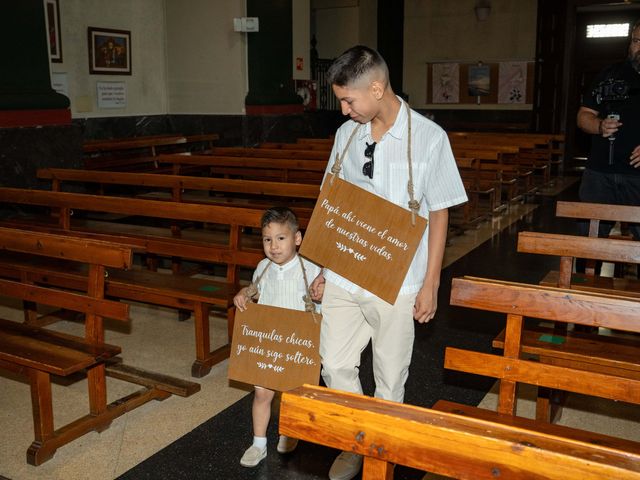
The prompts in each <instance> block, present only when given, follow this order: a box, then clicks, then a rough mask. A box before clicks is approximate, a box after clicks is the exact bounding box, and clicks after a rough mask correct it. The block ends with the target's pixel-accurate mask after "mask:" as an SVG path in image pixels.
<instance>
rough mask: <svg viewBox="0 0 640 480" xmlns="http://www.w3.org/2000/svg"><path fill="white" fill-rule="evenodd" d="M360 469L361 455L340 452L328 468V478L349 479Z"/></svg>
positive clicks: (331, 479) (334, 479)
mask: <svg viewBox="0 0 640 480" xmlns="http://www.w3.org/2000/svg"><path fill="white" fill-rule="evenodd" d="M361 469H362V455H358V454H355V453H351V452H342V453H341V454H340V455H338V456H337V458H336V459H335V460H334V462H333V465H331V470H329V479H330V480H351V479H352V478H353V477H355V476H356V475H358V473H359V472H360V470H361Z"/></svg>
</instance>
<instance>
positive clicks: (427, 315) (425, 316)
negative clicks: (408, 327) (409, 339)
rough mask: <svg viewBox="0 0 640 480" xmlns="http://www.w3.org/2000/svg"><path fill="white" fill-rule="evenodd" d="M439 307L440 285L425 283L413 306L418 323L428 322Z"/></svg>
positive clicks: (414, 316)
mask: <svg viewBox="0 0 640 480" xmlns="http://www.w3.org/2000/svg"><path fill="white" fill-rule="evenodd" d="M437 308H438V285H432V284H428V283H425V284H424V285H423V286H422V288H421V289H420V291H419V292H418V295H416V302H415V304H414V306H413V318H415V319H416V320H417V321H418V323H427V322H429V320H431V319H432V318H433V317H434V316H435V314H436V309H437Z"/></svg>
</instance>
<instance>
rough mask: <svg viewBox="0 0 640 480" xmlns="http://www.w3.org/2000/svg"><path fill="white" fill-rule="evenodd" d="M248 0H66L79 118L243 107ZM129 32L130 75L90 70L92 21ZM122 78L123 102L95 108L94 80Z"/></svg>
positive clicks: (71, 92)
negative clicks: (236, 25)
mask: <svg viewBox="0 0 640 480" xmlns="http://www.w3.org/2000/svg"><path fill="white" fill-rule="evenodd" d="M245 5H246V2H245V0H215V1H211V0H189V2H188V6H189V8H186V4H185V2H184V1H182V0H109V1H107V2H105V1H104V0H100V1H98V0H61V1H60V23H61V34H62V40H61V41H62V54H63V63H52V64H51V71H52V73H62V74H64V75H63V77H66V82H67V85H68V96H69V99H70V101H71V112H72V116H73V117H74V118H85V117H109V116H130V115H161V114H166V113H178V114H179V113H192V114H197V113H205V114H242V113H243V112H244V97H245V95H246V91H247V60H246V35H250V34H247V33H237V32H234V31H233V18H234V17H241V16H245V15H246V7H245ZM89 26H91V27H99V28H111V29H117V30H128V31H130V32H131V65H132V75H90V74H89V57H88V55H89V53H88V45H87V27H89ZM99 81H116V82H124V83H125V87H126V91H127V104H126V108H117V109H106V108H98V104H97V94H96V83H97V82H99Z"/></svg>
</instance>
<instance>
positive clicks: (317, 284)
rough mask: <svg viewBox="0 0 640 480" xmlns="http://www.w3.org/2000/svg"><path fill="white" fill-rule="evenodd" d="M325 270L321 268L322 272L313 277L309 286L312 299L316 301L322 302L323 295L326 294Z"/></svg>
mask: <svg viewBox="0 0 640 480" xmlns="http://www.w3.org/2000/svg"><path fill="white" fill-rule="evenodd" d="M322 272H323V270H320V273H319V274H318V276H317V277H316V278H314V279H313V282H311V285H310V286H309V290H311V300H313V301H314V302H321V301H322V295H323V294H324V284H325V280H324V274H323V273H322Z"/></svg>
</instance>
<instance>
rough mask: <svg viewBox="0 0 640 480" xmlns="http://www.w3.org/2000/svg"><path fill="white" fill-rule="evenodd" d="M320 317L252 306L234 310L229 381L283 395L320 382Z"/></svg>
mask: <svg viewBox="0 0 640 480" xmlns="http://www.w3.org/2000/svg"><path fill="white" fill-rule="evenodd" d="M321 321H322V315H320V314H317V313H316V314H313V315H312V314H311V313H308V312H303V311H299V310H290V309H287V308H279V307H271V306H269V305H258V304H256V303H251V304H249V305H248V307H247V309H246V310H245V311H244V312H241V311H240V310H236V317H235V324H234V327H233V339H232V342H231V355H230V356H229V379H230V380H236V381H238V382H243V383H248V384H251V385H258V386H260V387H264V388H268V389H270V390H277V391H280V392H284V391H287V390H291V389H292V388H296V387H299V386H300V385H303V384H305V383H309V384H312V385H317V384H318V382H319V380H320V353H319V350H318V346H319V344H320V323H321Z"/></svg>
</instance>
